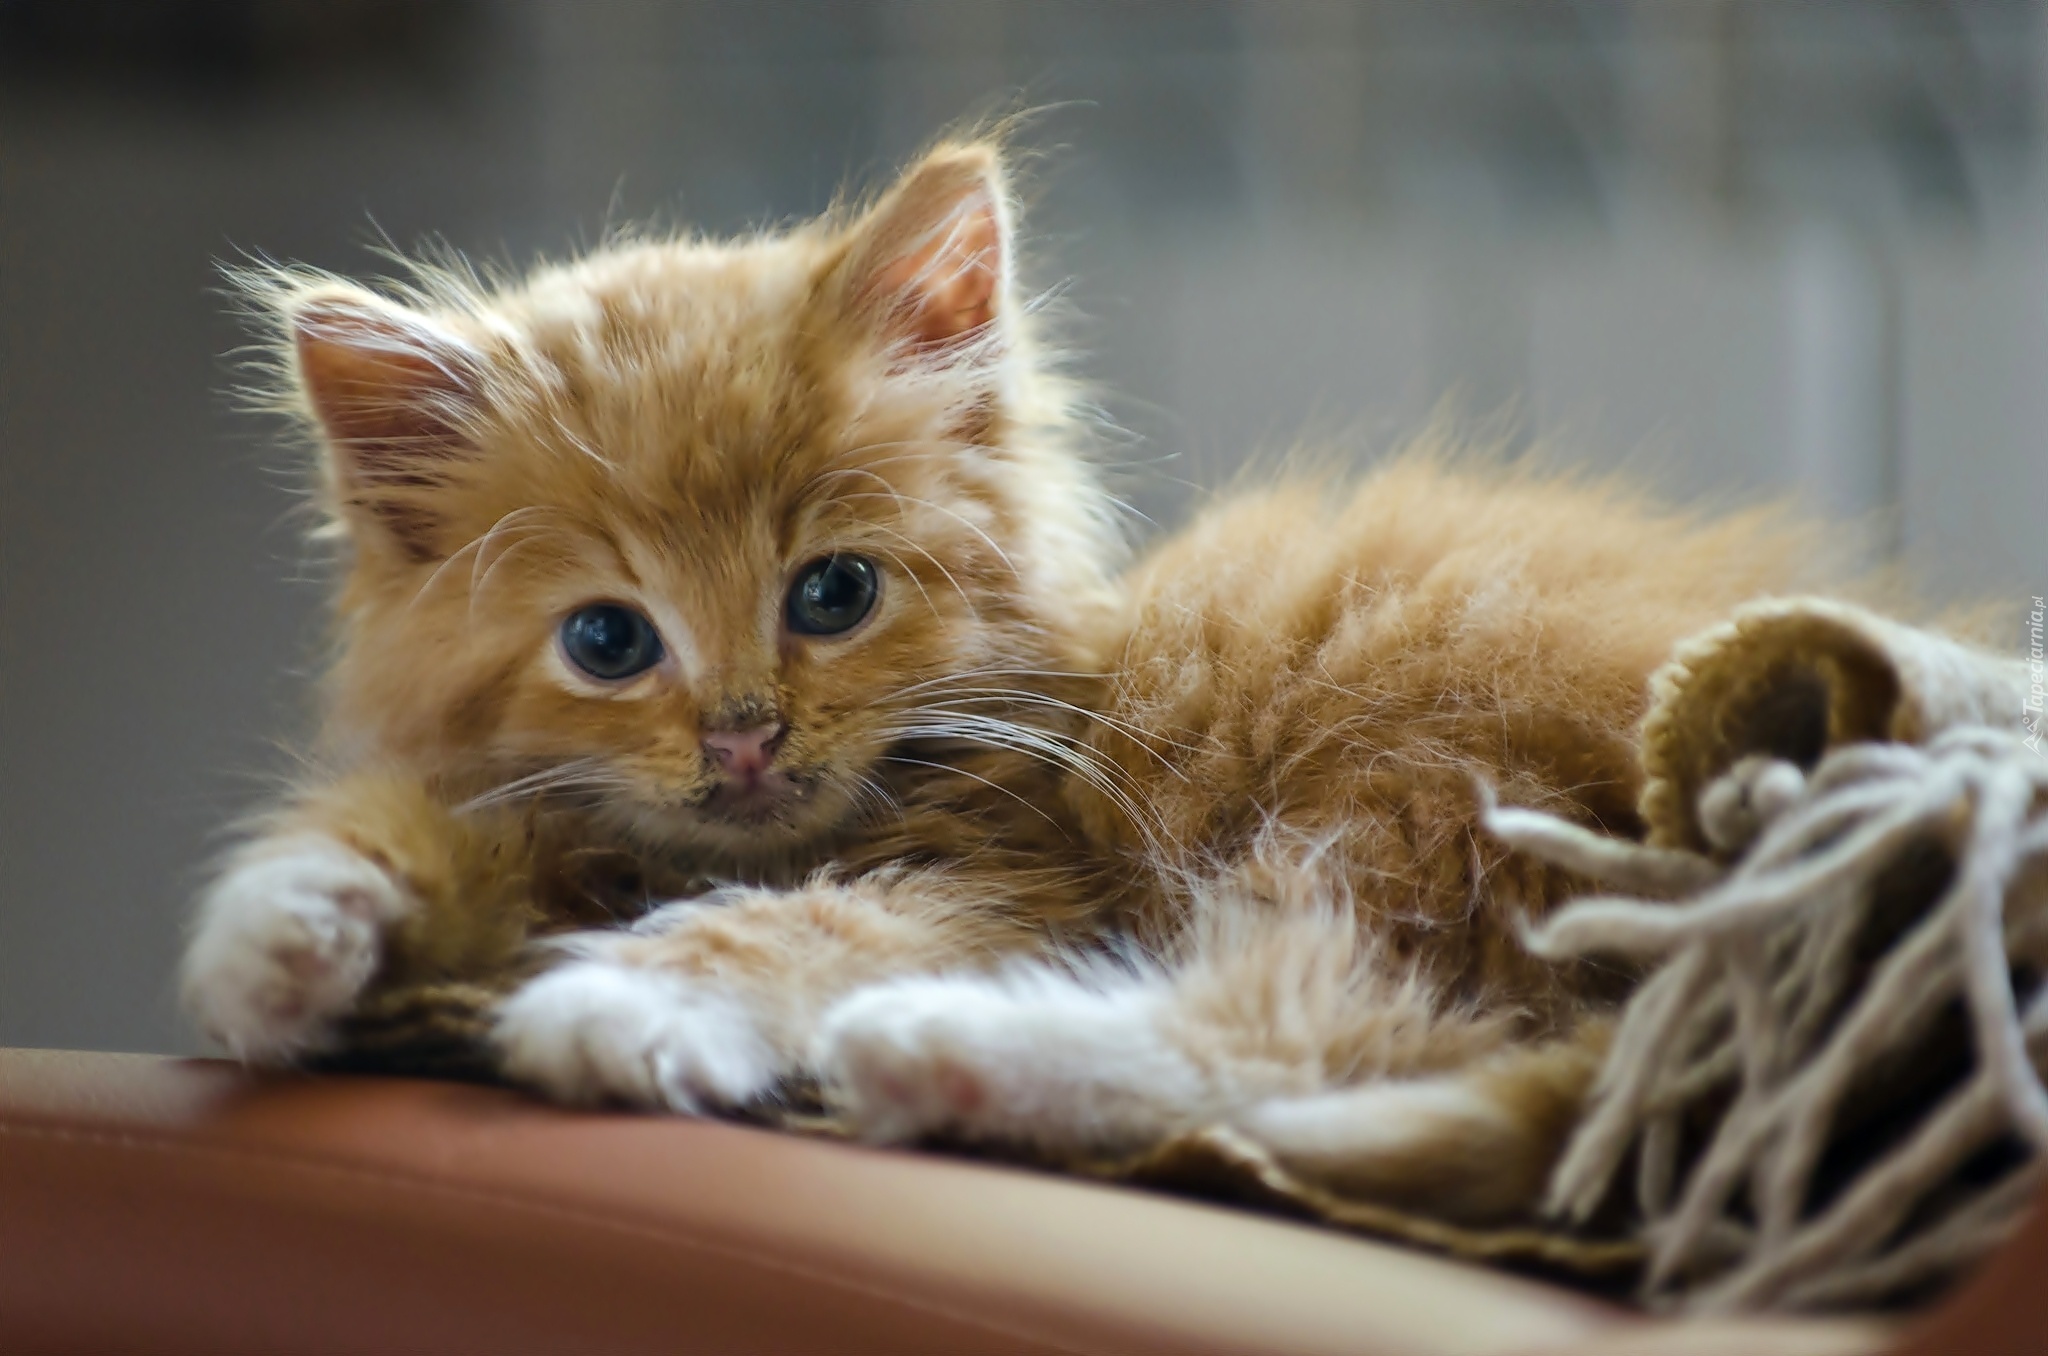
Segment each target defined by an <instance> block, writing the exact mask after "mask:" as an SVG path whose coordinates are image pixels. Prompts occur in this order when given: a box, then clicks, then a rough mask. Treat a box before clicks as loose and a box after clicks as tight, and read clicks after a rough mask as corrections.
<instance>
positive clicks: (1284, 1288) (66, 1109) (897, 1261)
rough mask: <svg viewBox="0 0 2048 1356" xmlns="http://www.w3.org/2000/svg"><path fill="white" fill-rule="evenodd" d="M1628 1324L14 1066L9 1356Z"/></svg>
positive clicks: (1406, 1332) (1054, 1185)
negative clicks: (62, 1352)
mask: <svg viewBox="0 0 2048 1356" xmlns="http://www.w3.org/2000/svg"><path fill="white" fill-rule="evenodd" d="M1634 1322H1635V1320H1632V1319H1629V1318H1626V1317H1625V1316H1623V1315H1621V1314H1619V1313H1618V1312H1616V1311H1614V1310H1610V1309H1606V1308H1603V1307H1602V1306H1599V1305H1597V1304H1594V1303H1592V1302H1589V1301H1586V1300H1582V1299H1579V1298H1577V1297H1574V1296H1572V1295H1569V1294H1566V1293H1564V1292H1561V1291H1556V1290H1551V1289H1549V1288H1546V1287H1543V1286H1539V1285H1537V1284H1534V1283H1531V1282H1525V1281H1521V1280H1517V1279H1515V1278H1512V1277H1508V1276H1504V1275H1500V1274H1496V1273H1491V1272H1487V1271H1483V1270H1480V1269H1477V1268H1474V1267H1468V1266H1464V1265H1460V1264H1457V1263H1452V1262H1446V1261H1442V1260H1439V1259H1436V1258H1431V1257H1426V1256H1423V1255H1420V1254H1418V1253H1414V1252H1409V1251H1404V1250H1402V1249H1398V1248H1394V1247H1388V1246H1382V1245H1379V1244H1375V1243H1371V1242H1368V1241H1364V1240H1359V1239H1353V1238H1347V1237H1344V1236H1341V1235H1338V1234H1336V1233H1333V1232H1330V1231H1327V1230H1321V1229H1315V1228H1309V1227H1305V1226H1297V1225H1293V1224H1289V1223H1285V1222H1282V1221H1278V1220H1272V1219H1266V1218H1260V1217H1257V1216H1253V1215H1249V1214H1244V1213H1240V1212H1235V1211H1229V1210H1224V1209H1220V1208H1214V1207H1209V1206H1204V1205H1200V1204H1195V1203H1191V1202H1185V1201H1178V1200H1172V1199H1168V1198H1165V1197H1161V1196H1155V1195H1148V1194H1145V1193H1141V1192H1137V1191H1131V1190H1125V1189H1119V1188H1112V1187H1103V1186H1096V1185H1091V1184H1087V1183H1082V1182H1074V1181H1068V1180H1064V1179H1060V1178H1055V1177H1050V1176H1045V1175H1041V1174H1034V1173H1028V1172H1023V1171H1015V1170H1010V1169H1005V1168H1001V1167H995V1166H990V1165H984V1164H978V1163H969V1162H963V1161H957V1160H950V1159H944V1158H938V1157H934V1156H928V1155H914V1154H897V1153H883V1152H877V1151H870V1150H866V1149H861V1148H855V1147H849V1146H844V1145H838V1144H828V1143H821V1142H816V1141H807V1140H803V1139H799V1138H796V1137H793V1136H787V1135H779V1134H775V1133H771V1132H768V1131H761V1130H753V1129H748V1128H745V1127H741V1126H735V1125H726V1124H717V1123H706V1122H689V1121H680V1120H661V1119H655V1118H648V1117H636V1116H626V1115H578V1114H572V1113H567V1112H561V1111H556V1110H552V1109H549V1108H545V1107H541V1106H537V1105H534V1104H532V1103H530V1102H527V1101H525V1100H523V1099H520V1098H518V1097H515V1096H511V1095H509V1094H505V1093H501V1092H494V1091H489V1090H485V1089H480V1088H470V1087H462V1086H457V1085H452V1084H437V1083H425V1082H415V1083H408V1082H400V1081H387V1080H377V1079H347V1078H331V1077H330V1078H275V1079H258V1078H252V1077H249V1076H247V1075H244V1074H242V1073H241V1072H239V1071H237V1070H235V1069H233V1068H231V1067H228V1066H225V1065H221V1064H217V1063H207V1062H197V1061H176V1060H165V1059H154V1058H146V1057H140V1056H123V1055H84V1054H63V1053H54V1052H49V1053H44V1052H31V1051H12V1052H0V1352H5V1353H8V1354H9V1356H29V1354H30V1353H42V1352H58V1351H67V1352H68V1351H77V1352H104V1353H116V1352H151V1353H164V1354H166V1356H178V1354H180V1353H187V1352H190V1353H195V1354H196V1353H206V1356H236V1354H237V1353H258V1352H261V1353H283V1352H291V1353H335V1354H336V1356H342V1354H344V1353H347V1354H350V1356H354V1354H358V1353H378V1354H379V1356H383V1354H384V1353H405V1352H431V1353H434V1356H456V1354H458V1353H467V1352H490V1353H494V1354H497V1353H502V1354H505V1356H511V1354H512V1353H554V1352H561V1353H572V1352H573V1353H578V1356H583V1354H584V1353H638V1352H650V1353H652V1352H661V1353H666V1354H667V1356H692V1353H718V1354H719V1356H753V1354H755V1353H798V1352H806V1353H808V1352H849V1353H869V1352H873V1353H884V1352H886V1353H892V1354H893V1353H901V1354H902V1356H914V1354H915V1353H932V1354H933V1356H939V1354H940V1353H948V1354H951V1356H961V1354H962V1353H990V1354H991V1356H998V1354H1000V1356H1008V1354H1009V1353H1020V1354H1021V1353H1034V1354H1036V1353H1049V1352H1067V1353H1100V1354H1101V1356H1112V1354H1117V1356H1120V1354H1122V1353H1131V1354H1132V1356H1137V1354H1140V1353H1143V1354H1144V1356H1169V1354H1170V1356H1181V1354H1182V1353H1186V1354H1187V1356H1195V1354H1196V1353H1203V1354H1204V1356H1336V1354H1337V1353H1344V1356H1429V1354H1434V1353H1442V1354H1444V1356H1450V1354H1451V1353H1458V1354H1459V1356H1484V1354H1485V1353H1508V1352H1520V1351H1540V1350H1552V1351H1558V1350H1572V1349H1575V1348H1577V1347H1579V1346H1580V1345H1581V1344H1582V1343H1584V1342H1586V1341H1588V1340H1590V1339H1592V1338H1593V1337H1595V1335H1599V1334H1604V1335H1605V1336H1606V1337H1608V1338H1609V1339H1612V1340H1622V1341H1624V1346H1620V1347H1603V1348H1602V1349H1603V1350H1608V1349H1612V1350H1624V1349H1627V1348H1626V1345H1625V1339H1627V1338H1628V1337H1629V1336H1630V1335H1631V1328H1632V1326H1633V1324H1634ZM1642 1335H1643V1336H1648V1335H1649V1334H1648V1333H1647V1332H1645V1333H1643V1334H1642ZM1849 1349H1850V1348H1842V1350H1849ZM1748 1350H1749V1351H1750V1352H1754V1353H1762V1352H1764V1351H1766V1350H1768V1348H1767V1347H1766V1346H1764V1345H1762V1344H1755V1345H1752V1346H1750V1347H1749V1348H1748Z"/></svg>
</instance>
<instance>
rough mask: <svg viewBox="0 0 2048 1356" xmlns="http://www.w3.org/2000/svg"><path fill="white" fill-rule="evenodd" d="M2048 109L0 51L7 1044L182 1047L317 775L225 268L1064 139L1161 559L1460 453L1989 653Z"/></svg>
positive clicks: (2028, 385) (377, 1)
mask: <svg viewBox="0 0 2048 1356" xmlns="http://www.w3.org/2000/svg"><path fill="white" fill-rule="evenodd" d="M2044 62H2048V16H2044V12H2043V9H2042V7H2041V6H2040V5H2037V4H2028V3H1994V2H1992V0H1981V2H1973V3H1919V4H1911V3H1896V4H1871V3H1827V2H1826V0H1799V2H1798V3H1776V4H1772V3H1757V2H1755V0H1683V2H1680V0H1654V2H1652V3H1641V4H1622V3H1608V4H1598V3H1561V2H1555V0H1506V2H1503V3H1476V2H1473V0H1414V2H1413V3H1358V4H1341V3H1284V2H1280V0H1275V2H1272V3H1238V4H1231V3H1212V2H1208V0H1157V2H1156V3H1086V2H1084V0H926V2H923V3H920V2H919V0H891V2H888V3H869V4H858V3H850V2H848V0H732V2H731V3H718V2H715V0H696V2H694V3H655V2H654V0H503V2H502V3H485V2H484V0H477V2H475V3H467V4H454V3H431V2H430V0H239V2H236V0H0V1044H9V1045H66V1046H79V1047H98V1048H123V1049H138V1050H180V1049H187V1048H191V1047H192V1038H191V1037H190V1035H189V1034H188V1033H187V1032H186V1031H185V1030H184V1028H183V1027H182V1025H181V1024H180V1022H179V1020H178V1018H177V1015H176V1012H175V1009H174V1006H173V1004H172V1002H171V984H170V976H171V971H172V965H173V959H174V956H175V954H176V950H177V941H178V935H179V930H180V927H181V925H182V921H183V917H184V914H185V910H186V907H187V900H188V899H189V897H190V894H191V892H192V889H193V887H194V885H195V883H196V882H197V880H198V879H199V874H200V870H201V865H202V863H203V862H204V860H205V858H206V856H207V854H209V853H210V852H212V851H213V850H214V849H215V847H216V846H217V844H218V841H219V838H218V835H219V831H220V829H221V826H222V824H223V823H224V822H225V821H226V820H227V819H228V818H229V817H230V816H232V815H233V814H235V813H236V812H238V811H239V810H242V809H244V808H246V807H247V806H248V805H249V804H250V803H251V801H252V799H253V798H254V797H255V796H257V795H258V794H259V793H260V791H261V788H262V785H263V781H262V778H263V776H264V775H265V774H266V773H268V772H272V771H274V770H276V769H277V768H278V767H279V766H280V765H281V759H280V758H279V756H278V755H277V754H276V753H275V752H274V748H273V743H272V741H273V740H275V739H277V738H279V737H284V736H289V735H291V734H292V733H294V732H296V731H299V730H303V729H304V728H305V727H306V723H307V720H308V713H307V704H306V694H305V685H304V670H305V665H306V662H307V660H308V658H309V656H310V655H311V654H312V653H313V651H314V645H315V641H316V639H317V636H318V616H319V607H320V599H321V593H320V589H319V586H318V583H317V581H315V580H312V579H310V578H308V577H307V574H306V571H305V570H304V569H303V568H302V567H301V563H300V562H301V559H302V553H301V551H300V549H299V545H298V542H297V540H296V538H295V529H294V527H293V525H292V524H291V523H290V522H289V521H288V519H287V512H288V510H289V508H290V505H291V497H290V493H289V487H290V484H291V479H292V478H291V475H290V470H291V465H290V459H289V458H288V457H287V456H286V455H284V454H282V453H280V452H279V451H277V450H276V449H275V448H274V447H272V446H270V445H268V444H267V443H266V441H265V439H264V437H263V431H262V430H261V429H260V428H259V427H258V426H256V425H254V424H253V423H251V422H250V421H248V420H245V419H243V418H241V417H239V416H237V415H235V414H234V413H233V411H232V409H231V405H230V401H229V400H228V398H227V396H226V388H227V387H228V386H229V385H230V383H231V381H232V379H233V366H232V362H231V361H230V359H229V357H228V355H229V354H230V353H231V351H232V350H233V349H234V347H235V346H236V344H237V343H238V342H239V341H240V336H239V335H238V333H237V330H236V326H235V324H234V322H233V320H232V318H231V317H230V316H229V315H228V314H227V311H226V308H225V306H224V304H223V301H222V299H221V297H220V296H219V295H218V293H217V290H216V289H217V278H216V274H215V271H214V270H215V265H216V261H218V260H221V259H230V258H234V257H236V256H237V255H238V253H240V252H242V251H252V252H259V253H261V254H264V255H267V256H271V257H275V258H279V259H294V260H304V261H307V262H311V263H314V264H319V265H323V266H327V267H331V268H336V269H342V270H354V271H374V270H375V269H376V268H377V267H378V265H377V261H376V260H375V259H374V257H373V256H372V255H371V254H370V253H369V251H368V249H367V248H366V246H367V245H369V244H371V243H374V241H375V240H376V239H377V237H378V233H379V232H381V233H383V234H384V235H386V236H388V237H389V238H390V239H391V240H393V241H395V242H398V243H399V244H402V245H410V244H412V243H415V242H417V241H419V240H420V239H421V238H423V237H425V236H428V235H430V234H431V235H437V236H439V237H441V238H444V239H445V240H447V241H448V242H450V243H452V244H454V245H456V246H458V247H461V248H463V249H465V250H468V251H471V252H474V253H478V254H481V255H485V256H488V257H492V258H496V259H500V260H509V261H514V262H518V261H525V260H527V259H530V258H531V257H533V256H534V255H535V254H536V253H537V252H540V251H552V252H561V251H563V250H566V249H570V248H574V247H575V246H577V245H578V244H579V243H584V242H588V241H590V240H593V239H595V238H597V237H598V236H599V235H600V234H601V232H602V230H603V228H604V225H605V223H606V222H607V221H619V220H633V219H640V218H646V217H650V216H659V217H662V218H665V219H668V220H673V221H688V222H693V223H697V224H701V225H703V226H705V227H708V228H710V229H713V230H731V229H735V228H740V227H744V226H748V225H752V224H757V223H761V222H764V221H771V220H774V219H778V218H782V217H787V216H791V215H796V214H802V213H806V212H810V211H813V210H815V209H816V208H818V207H820V206H821V205H823V204H824V203H825V202H826V201H827V199H828V198H829V197H830V195H831V194H832V192H833V190H834V188H835V187H836V186H838V185H840V184H841V183H842V182H845V181H847V180H849V179H853V180H856V181H857V180H860V179H862V178H864V177H865V176H870V175H872V174H875V173H878V172H881V171H882V170H884V169H885V168H886V167H888V166H890V165H892V164H894V163H895V162H897V161H898V160H899V159H901V158H902V157H904V156H905V155H907V154H909V153H910V152H911V151H913V150H914V149H915V148H916V147H917V146H918V144H919V143H920V142H922V141H924V140H925V139H927V138H928V137H930V136H931V135H932V134H933V133H934V132H935V131H937V130H939V129H940V128H942V127H943V126H945V125H946V124H948V123H949V122H952V121H954V120H956V119H958V118H960V117H962V116H963V115H967V114H971V113H974V112H976V111H980V110H985V109H988V108H990V107H1006V106H1009V107H1014V106H1017V105H1026V106H1041V107H1046V108H1047V109H1048V110H1049V111H1048V112H1047V113H1046V114H1045V115H1044V116H1042V117H1041V118H1040V119H1039V120H1038V121H1037V122H1036V124H1035V125H1034V130H1033V131H1032V133H1031V134H1030V136H1029V137H1028V142H1029V144H1031V145H1033V146H1034V147H1036V148H1037V149H1039V150H1041V151H1043V152H1045V154H1044V155H1043V157H1042V159H1041V160H1040V161H1039V163H1038V165H1037V167H1036V168H1035V169H1034V171H1033V174H1032V179H1033V199H1034V206H1033V210H1032V212H1031V216H1030V219H1029V226H1030V229H1031V234H1032V238H1033V241H1034V242H1035V244H1034V253H1035V258H1036V267H1035V269H1034V277H1035V280H1036V281H1037V282H1038V283H1040V284H1042V285H1051V284H1061V285H1062V291H1063V292H1064V294H1065V295H1066V296H1067V297H1068V298H1069V299H1070V301H1071V303H1072V306H1073V307H1074V309H1075V310H1076V311H1077V312H1078V313H1079V317H1080V319H1079V321H1078V323H1077V324H1076V325H1075V327H1074V338H1075V339H1076V340H1077V342H1078V343H1079V345H1080V346H1081V347H1082V349H1083V350H1085V352H1086V353H1087V354H1088V355H1089V358H1088V362H1087V364H1086V366H1087V369H1088V371H1089V372H1090V373H1091V374H1092V375H1093V376H1095V377H1097V378H1099V379H1100V380H1101V381H1102V382H1103V383H1105V385H1106V386H1107V387H1108V389H1109V390H1110V391H1111V392H1112V393H1113V396H1112V399H1111V400H1110V402H1109V404H1110V410H1111V412H1112V413H1113V415H1114V416H1115V418H1116V420H1117V422H1118V424H1119V425H1120V426H1121V428H1122V429H1123V430H1125V434H1124V436H1122V437H1121V438H1120V439H1119V440H1118V443H1117V447H1118V455H1119V457H1120V458H1121V459H1122V460H1124V461H1127V462H1128V463H1130V465H1131V468H1132V469H1131V472H1130V474H1131V481H1132V486H1133V488H1134V491H1135V497H1136V498H1137V500H1138V502H1139V503H1140V504H1142V505H1143V506H1144V507H1145V508H1146V510H1147V511H1148V512H1150V513H1152V514H1153V516H1154V517H1156V518H1158V519H1160V520H1161V521H1163V522H1168V523H1170V522H1171V521H1172V519H1173V517H1174V516H1175V514H1176V513H1177V512H1179V511H1181V508H1182V506H1183V505H1184V503H1185V502H1186V498H1187V492H1186V491H1185V490H1184V489H1183V488H1182V487H1184V486H1185V485H1187V484H1203V483H1213V482H1214V481H1216V480H1217V479H1218V478H1219V477H1220V476H1222V475H1224V474H1226V473H1227V471H1228V468H1229V467H1230V466H1231V465H1233V464H1234V463H1235V462H1237V461H1238V460H1240V459H1241V458H1242V457H1243V456H1244V455H1245V453H1246V452H1247V450H1249V449H1254V448H1259V447H1266V448H1280V447H1284V446H1285V445H1286V444H1288V443H1289V442H1291V441H1293V440H1294V439H1295V438H1296V437H1297V436H1298V435H1301V434H1303V433H1311V434H1343V435H1345V436H1346V437H1348V438H1349V439H1350V440H1351V442H1352V443H1353V445H1355V446H1358V447H1360V448H1372V447H1385V446H1387V445H1389V444H1390V443H1392V442H1395V441H1398V439H1399V438H1400V436H1401V435H1402V434H1403V433H1406V432H1412V431H1414V430H1416V429H1417V428H1419V427H1420V426H1421V425H1422V424H1423V423H1424V422H1425V421H1426V420H1427V419H1428V417H1429V416H1430V414H1431V412H1432V411H1434V410H1436V409H1438V408H1439V407H1440V406H1441V404H1442V402H1444V401H1445V400H1446V398H1450V399H1452V400H1453V401H1454V402H1455V404H1456V407H1457V408H1459V409H1462V410H1463V411H1465V412H1467V413H1468V414H1470V415H1472V416H1486V417H1488V418H1491V419H1492V420H1493V425H1494V427H1496V428H1497V429H1499V430H1501V431H1503V432H1504V433H1505V435H1506V436H1508V437H1509V438H1510V439H1511V440H1513V441H1515V442H1516V443H1517V444H1526V443H1530V442H1532V441H1541V442H1548V443H1551V444H1554V445H1555V447H1556V448H1557V449H1558V451H1557V453H1556V455H1560V456H1564V457H1568V458H1572V459H1581V460H1586V461H1589V462H1592V463H1594V464H1597V465H1601V466H1614V465H1628V466H1632V467H1635V468H1637V469H1638V470H1639V472H1640V473H1641V474H1642V475H1644V476H1646V477H1648V478H1651V479H1653V480H1655V481H1656V482H1658V483H1659V484H1661V485H1662V486H1663V487H1664V488H1665V489H1666V491H1667V492H1668V493H1669V494H1671V495H1673V496H1675V497H1679V498H1684V499H1689V500H1690V499H1699V498H1702V497H1708V498H1713V499H1716V500H1727V499H1741V498H1754V497H1757V496H1760V495H1769V494H1783V493H1789V494H1793V495H1797V496H1799V497H1801V498H1803V499H1804V500H1806V501H1807V502H1808V503H1809V504H1811V505H1813V506H1816V507H1818V508H1821V509H1824V510H1826V511H1829V512H1832V513H1837V514H1842V515H1846V516H1852V517H1859V518H1863V519H1865V520H1867V521H1869V522H1873V523H1876V524H1878V528H1879V530H1878V534H1877V535H1878V540H1879V542H1880V544H1881V547H1882V549H1884V550H1887V551H1895V552H1897V553H1899V555H1900V556H1901V557H1902V558H1903V559H1904V561H1905V562H1906V563H1907V564H1908V565H1909V566H1910V567H1911V568H1912V570H1913V571H1914V572H1915V574H1916V575H1917V576H1918V577H1919V578H1920V579H1921V580H1922V581H1923V583H1924V584H1925V586H1926V587H1927V588H1928V590H1929V591H1931V592H1932V593H1934V594H1935V595H1936V596H1937V597H1941V598H1954V599H1959V600H1960V599H1981V600H1986V601H1989V602H1991V603H1994V604H2001V605H2004V606H2005V607H2006V608H2007V610H2008V612H2009V613H2010V614H2014V615H2016V613H2017V611H2018V609H2019V607H2020V605H2021V604H2023V603H2024V602H2025V600H2026V598H2027V597H2028V596H2030V595H2032V594H2035V593H2041V592H2048V172H2044V171H2048V163H2044V154H2048V147H2044V138H2043V119H2044V114H2048V82H2044ZM2013 637H2014V643H2015V645H2017V642H2018V630H2017V627H2016V626H2015V627H2014V629H2013Z"/></svg>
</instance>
